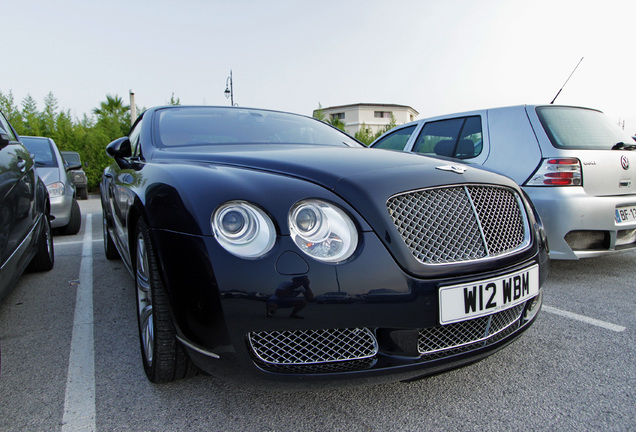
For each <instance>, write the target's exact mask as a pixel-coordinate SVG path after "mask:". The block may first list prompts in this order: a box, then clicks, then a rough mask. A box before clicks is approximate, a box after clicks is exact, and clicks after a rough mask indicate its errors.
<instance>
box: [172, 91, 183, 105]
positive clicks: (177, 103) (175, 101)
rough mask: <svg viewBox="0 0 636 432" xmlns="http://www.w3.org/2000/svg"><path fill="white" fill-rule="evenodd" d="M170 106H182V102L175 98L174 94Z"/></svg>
mask: <svg viewBox="0 0 636 432" xmlns="http://www.w3.org/2000/svg"><path fill="white" fill-rule="evenodd" d="M170 105H181V100H179V98H176V99H175V97H174V92H173V93H172V96H170Z"/></svg>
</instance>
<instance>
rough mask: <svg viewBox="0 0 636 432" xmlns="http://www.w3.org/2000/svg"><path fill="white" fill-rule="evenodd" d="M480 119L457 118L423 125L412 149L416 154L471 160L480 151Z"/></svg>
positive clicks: (473, 117)
mask: <svg viewBox="0 0 636 432" xmlns="http://www.w3.org/2000/svg"><path fill="white" fill-rule="evenodd" d="M482 147H483V146H482V133H481V117H479V116H471V117H459V118H454V119H448V120H441V121H436V122H431V123H427V124H426V125H424V128H423V129H422V132H421V133H420V136H419V137H418V138H417V142H416V143H415V146H414V147H413V151H414V152H416V153H423V154H428V155H433V156H447V157H454V158H458V159H472V158H474V157H476V156H478V155H479V154H480V153H481V149H482Z"/></svg>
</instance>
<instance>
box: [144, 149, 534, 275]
mask: <svg viewBox="0 0 636 432" xmlns="http://www.w3.org/2000/svg"><path fill="white" fill-rule="evenodd" d="M263 147H265V146H262V145H261V146H252V147H250V146H235V147H232V148H231V149H230V148H223V147H221V148H219V147H214V148H213V149H211V151H209V152H207V151H202V149H201V148H197V149H196V153H195V152H194V149H192V148H190V149H189V150H191V151H186V149H179V150H170V151H166V150H160V151H157V152H155V154H153V155H152V157H151V161H152V163H158V164H161V163H163V162H166V163H167V162H170V163H172V164H174V163H180V164H183V165H190V166H193V165H198V166H210V165H215V166H224V167H230V168H232V167H236V168H239V169H241V170H244V169H249V170H253V171H259V172H261V173H272V174H276V175H285V176H289V177H293V178H296V179H302V180H304V181H307V182H311V183H313V184H316V185H318V186H321V187H324V188H326V189H328V190H330V191H332V192H333V193H334V194H335V195H337V196H338V197H339V198H341V199H342V200H343V201H345V202H347V203H348V204H349V205H350V206H351V207H352V208H353V209H354V210H355V211H356V212H357V213H358V215H359V216H360V217H361V218H362V221H364V222H365V223H366V224H368V227H370V229H371V230H372V231H374V232H375V233H376V235H377V236H378V237H379V238H380V239H381V241H382V242H383V243H384V244H385V246H386V247H387V248H388V249H389V250H390V251H391V253H392V254H393V255H394V257H395V258H396V260H397V262H399V263H400V264H401V265H402V266H403V268H405V270H406V271H407V272H409V273H411V274H415V275H420V276H431V275H433V274H438V275H440V274H444V273H445V272H448V271H449V270H448V268H447V267H446V266H428V265H427V266H423V265H421V264H420V263H419V262H417V261H416V260H415V258H414V257H413V255H412V254H411V252H410V251H409V249H408V248H407V247H406V244H405V243H404V242H399V241H393V239H395V238H397V237H399V236H400V234H399V233H398V231H397V228H396V227H395V225H394V223H393V221H392V219H391V216H390V212H389V211H388V209H387V201H388V200H389V198H391V197H392V196H394V195H397V194H400V193H403V192H407V191H413V190H419V189H425V188H434V187H437V186H445V185H457V184H495V185H502V186H507V187H509V188H512V189H515V190H517V191H518V190H519V189H518V187H517V186H516V184H515V183H514V182H513V181H512V180H511V179H509V178H507V177H504V176H501V175H498V174H494V173H491V172H488V171H485V170H482V169H480V168H476V167H472V166H467V165H461V164H458V163H454V162H451V161H447V160H441V159H436V158H431V157H425V156H421V155H415V154H411V153H405V152H400V151H391V150H380V149H370V148H362V147H361V148H345V147H343V148H340V147H327V146H304V147H301V146H293V147H292V146H284V145H275V146H269V145H268V146H266V148H265V149H264V148H263ZM451 166H456V167H462V168H463V169H457V170H455V171H453V170H452V169H450V167H451ZM242 187H249V186H248V185H246V184H243V186H242ZM255 188H256V189H258V186H255ZM279 192H280V191H279ZM366 224H363V223H361V227H360V228H361V229H362V230H363V231H366V230H367V228H365V226H367V225H366ZM526 252H527V253H524V254H523V255H525V256H526V257H527V256H528V254H530V253H532V252H531V251H529V250H528V251H526ZM518 258H519V257H518V256H512V257H509V258H505V259H501V260H499V259H496V260H490V261H488V262H477V263H476V264H469V263H467V264H458V265H457V266H455V269H454V270H453V271H455V272H458V273H461V272H463V271H465V272H467V273H468V272H471V271H475V270H476V269H477V268H479V269H480V271H483V270H484V269H486V268H495V267H496V266H501V265H502V262H504V261H505V262H504V264H506V263H513V262H514V261H515V260H517V259H518ZM522 258H523V257H522ZM425 267H426V268H425ZM459 267H461V269H460V268H459Z"/></svg>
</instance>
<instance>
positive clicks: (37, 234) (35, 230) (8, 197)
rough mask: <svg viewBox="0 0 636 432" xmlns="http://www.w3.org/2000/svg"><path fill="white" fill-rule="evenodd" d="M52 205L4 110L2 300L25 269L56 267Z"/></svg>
mask: <svg viewBox="0 0 636 432" xmlns="http://www.w3.org/2000/svg"><path fill="white" fill-rule="evenodd" d="M50 209H51V207H50V204H49V195H48V193H47V191H46V186H44V183H43V182H42V180H41V179H40V177H39V176H38V175H37V174H36V171H35V164H34V162H33V159H31V156H30V154H29V151H28V150H27V149H26V148H25V147H24V146H23V145H22V143H21V142H20V139H19V137H18V134H16V132H15V130H14V129H13V128H12V127H11V125H10V124H9V122H8V121H7V119H6V118H5V117H4V115H3V114H2V113H0V300H2V299H3V298H4V297H6V295H7V294H8V293H9V291H10V290H11V288H12V287H13V286H14V285H15V283H16V282H17V280H18V278H19V277H20V275H22V273H23V272H24V270H25V269H28V270H32V271H47V270H50V269H52V268H53V262H54V249H53V237H52V235H51V223H50V220H49V216H50Z"/></svg>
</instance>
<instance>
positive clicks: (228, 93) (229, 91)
mask: <svg viewBox="0 0 636 432" xmlns="http://www.w3.org/2000/svg"><path fill="white" fill-rule="evenodd" d="M224 93H225V97H226V98H229V99H230V103H231V104H232V106H234V87H233V86H232V69H230V76H229V77H227V79H226V80H225V92H224Z"/></svg>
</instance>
